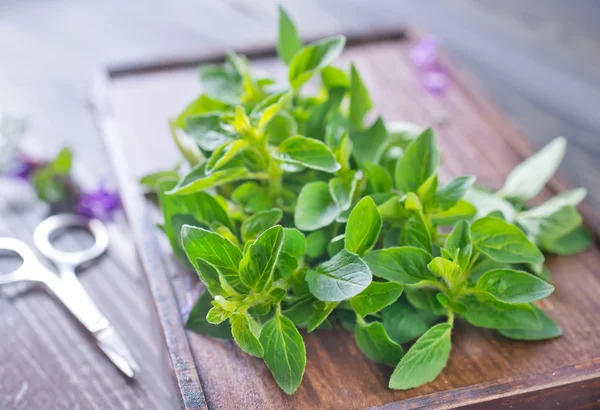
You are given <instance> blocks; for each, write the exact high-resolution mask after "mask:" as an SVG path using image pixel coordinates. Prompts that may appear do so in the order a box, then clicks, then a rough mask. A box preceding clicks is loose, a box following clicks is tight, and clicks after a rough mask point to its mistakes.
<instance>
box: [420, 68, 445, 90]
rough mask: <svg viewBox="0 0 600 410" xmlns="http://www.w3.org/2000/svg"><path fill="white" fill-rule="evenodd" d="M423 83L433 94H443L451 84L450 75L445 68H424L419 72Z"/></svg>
mask: <svg viewBox="0 0 600 410" xmlns="http://www.w3.org/2000/svg"><path fill="white" fill-rule="evenodd" d="M419 81H420V83H421V85H422V86H423V87H424V88H425V89H426V90H427V91H429V92H430V93H432V94H437V95H440V94H443V93H444V92H445V91H446V89H447V88H448V86H449V85H450V76H449V75H448V73H446V71H444V70H423V71H421V73H419Z"/></svg>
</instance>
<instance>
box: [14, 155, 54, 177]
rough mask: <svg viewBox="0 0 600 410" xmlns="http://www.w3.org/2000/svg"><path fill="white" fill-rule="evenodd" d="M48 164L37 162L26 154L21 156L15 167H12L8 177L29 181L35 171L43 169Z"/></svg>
mask: <svg viewBox="0 0 600 410" xmlns="http://www.w3.org/2000/svg"><path fill="white" fill-rule="evenodd" d="M44 165H46V163H44V162H41V161H37V160H35V159H33V158H31V157H30V156H28V155H26V154H23V153H21V154H19V156H18V158H17V160H16V161H15V164H14V166H13V167H11V168H10V169H9V170H8V171H7V172H6V175H7V176H9V177H12V178H17V179H24V180H27V179H29V178H30V177H31V174H33V173H34V171H35V170H37V169H39V168H41V167H43V166H44Z"/></svg>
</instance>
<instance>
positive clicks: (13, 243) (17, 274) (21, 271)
mask: <svg viewBox="0 0 600 410" xmlns="http://www.w3.org/2000/svg"><path fill="white" fill-rule="evenodd" d="M2 251H8V252H14V253H16V254H17V255H18V256H19V257H20V258H21V259H22V260H23V263H22V264H21V266H19V267H18V268H17V269H15V270H14V271H12V272H7V273H3V274H0V285H6V284H9V283H14V282H19V281H24V280H28V281H33V280H37V279H38V278H37V277H36V275H37V272H39V269H37V268H38V267H39V266H42V265H41V264H40V262H39V261H38V259H37V257H36V256H35V253H34V252H33V250H32V249H31V248H30V247H29V246H28V245H27V244H26V243H25V242H23V241H20V240H19V239H16V238H0V253H4V252H2ZM42 268H43V266H42Z"/></svg>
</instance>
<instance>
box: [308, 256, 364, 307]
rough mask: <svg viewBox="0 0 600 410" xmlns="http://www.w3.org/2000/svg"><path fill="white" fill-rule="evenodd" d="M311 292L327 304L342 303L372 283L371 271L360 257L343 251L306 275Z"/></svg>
mask: <svg viewBox="0 0 600 410" xmlns="http://www.w3.org/2000/svg"><path fill="white" fill-rule="evenodd" d="M306 282H307V283H308V287H309V289H310V292H311V293H312V294H313V295H314V296H315V297H316V298H317V299H319V300H322V301H325V302H341V301H342V300H346V299H349V298H351V297H352V296H355V295H357V294H359V293H360V292H362V291H363V290H364V289H365V288H366V287H367V286H368V285H369V283H371V271H370V270H369V267H368V266H367V264H366V263H364V262H363V261H362V259H361V258H360V257H358V255H356V254H353V253H351V252H348V251H347V250H342V251H341V252H340V253H338V254H337V255H335V256H334V257H333V258H331V259H330V260H328V261H327V262H323V263H322V264H320V265H319V266H317V267H316V268H315V269H311V270H309V271H308V272H307V273H306Z"/></svg>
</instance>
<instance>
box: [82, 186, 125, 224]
mask: <svg viewBox="0 0 600 410" xmlns="http://www.w3.org/2000/svg"><path fill="white" fill-rule="evenodd" d="M119 206H120V200H119V195H118V194H117V193H116V192H110V191H108V190H106V189H105V188H104V187H100V188H98V189H97V190H96V191H92V192H82V193H81V194H80V196H79V200H78V201H77V204H76V205H75V211H76V212H77V213H78V214H80V215H83V216H87V217H88V218H97V219H100V220H107V219H111V218H112V216H113V214H114V213H115V211H116V210H117V209H119Z"/></svg>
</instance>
